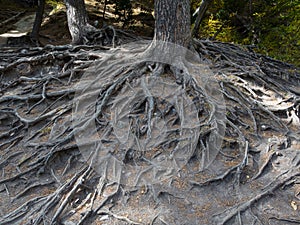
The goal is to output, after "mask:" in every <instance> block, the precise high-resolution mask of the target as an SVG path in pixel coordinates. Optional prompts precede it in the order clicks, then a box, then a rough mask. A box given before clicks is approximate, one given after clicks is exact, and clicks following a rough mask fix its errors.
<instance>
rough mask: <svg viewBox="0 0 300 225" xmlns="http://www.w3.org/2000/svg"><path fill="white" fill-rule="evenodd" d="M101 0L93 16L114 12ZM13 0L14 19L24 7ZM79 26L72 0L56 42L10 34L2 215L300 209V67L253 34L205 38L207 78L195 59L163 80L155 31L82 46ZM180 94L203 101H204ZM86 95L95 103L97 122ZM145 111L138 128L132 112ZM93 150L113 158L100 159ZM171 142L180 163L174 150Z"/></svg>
mask: <svg viewBox="0 0 300 225" xmlns="http://www.w3.org/2000/svg"><path fill="white" fill-rule="evenodd" d="M87 2H88V9H89V11H90V19H91V21H95V20H98V19H101V16H100V15H101V14H100V15H98V17H97V15H95V14H93V13H91V12H92V11H93V8H94V7H96V6H95V5H94V4H95V2H93V1H87ZM1 10H2V12H5V13H1V15H8V16H6V17H5V18H2V20H3V21H5V20H7V19H9V17H12V16H13V15H17V13H19V12H17V11H15V12H12V11H11V9H4V8H2V9H1ZM20 12H22V10H21V9H20ZM108 12H109V11H108ZM32 14H33V11H27V12H24V14H23V15H22V17H21V18H23V16H26V18H27V17H28V16H31V15H32ZM19 19H20V18H19ZM19 19H18V18H16V20H19ZM110 19H111V21H112V24H113V25H114V27H116V28H120V27H121V24H118V23H117V21H116V20H115V19H114V18H110ZM22 21H23V22H24V21H25V20H22ZM15 22H17V21H14V22H13V23H12V22H10V23H8V24H7V26H5V28H4V27H2V26H1V33H8V31H9V30H12V29H15V28H16V26H15V25H14V24H15ZM23 28H24V26H23ZM27 28H28V29H29V28H30V26H29V25H28V27H27ZM67 30H68V29H67V23H66V16H65V14H64V13H63V11H62V12H60V13H58V14H55V15H54V16H52V17H51V16H50V17H49V18H47V19H46V21H45V23H44V26H43V28H42V32H41V34H42V39H41V41H42V44H44V45H45V46H44V47H28V46H27V47H26V46H25V47H24V46H15V47H11V46H2V47H1V48H0V169H1V175H0V224H65V225H73V224H109V225H110V224H120V225H122V224H172V225H173V224H178V225H184V224H186V225H198V224H209V225H210V224H272V225H273V224H274V225H286V224H299V223H300V216H299V215H300V131H299V127H300V122H299V120H300V71H299V68H296V67H294V66H293V65H289V64H286V63H283V62H279V61H276V60H273V59H271V58H269V57H266V56H263V55H259V54H256V53H255V52H252V51H250V50H248V49H247V48H245V47H243V46H237V45H234V44H229V43H220V42H212V41H209V40H194V46H195V49H196V50H197V52H198V53H199V56H200V57H201V58H202V59H203V62H202V64H205V66H204V67H203V68H202V67H201V66H199V67H200V68H202V69H203V70H201V73H202V74H201V76H202V78H201V79H199V78H198V77H197V76H194V75H190V74H189V73H187V74H186V78H187V80H186V81H181V82H179V81H178V80H177V79H176V78H174V77H173V76H172V73H171V71H169V70H166V71H164V72H163V74H162V76H161V82H159V83H157V81H156V83H155V85H154V86H153V85H151V76H150V75H155V74H156V73H157V71H158V70H157V68H156V67H155V64H151V63H144V62H140V61H139V58H138V56H144V54H143V52H144V50H145V47H146V46H147V45H146V44H137V43H132V44H129V45H123V46H122V47H121V48H112V47H111V46H100V45H94V46H87V45H82V46H71V45H67V44H68V43H69V42H70V36H69V34H68V32H67ZM130 30H132V31H128V30H127V32H126V33H118V35H119V39H120V41H122V40H124V42H126V41H127V40H128V39H131V40H135V41H136V42H137V41H138V40H141V38H140V37H138V36H137V35H136V34H135V32H136V33H138V34H139V35H142V36H151V35H150V34H151V33H152V32H153V30H151V29H145V28H144V27H143V25H140V26H136V27H134V26H132V27H131V28H130ZM120 32H121V31H120ZM160 54H161V53H160ZM158 57H159V56H158ZM164 60H166V59H165V58H164ZM192 66H195V65H194V64H193V65H192ZM158 69H159V67H158ZM95 74H96V76H95V77H94V75H95ZM206 76H207V77H206ZM152 77H153V76H152ZM206 78H207V79H208V81H204V80H205V79H206ZM195 80H196V81H195ZM176 82H177V83H176ZM201 82H203V83H204V85H201ZM216 84H217V85H218V86H215V85H216ZM216 87H217V89H214V88H216ZM157 89H159V90H158V92H157ZM165 89H166V90H167V91H164V90H165ZM95 90H96V91H95ZM182 90H184V93H185V94H187V95H188V97H187V98H184V96H183V95H182ZM132 93H134V94H132ZM182 96H183V97H182ZM90 99H92V100H93V101H94V102H92V103H94V104H90V103H91V101H90ZM174 99H175V100H174ZM220 100H221V101H220ZM180 101H182V102H181V103H182V104H184V101H187V102H188V103H191V102H193V104H192V103H191V105H192V108H191V110H187V109H190V108H188V106H189V104H188V106H186V107H187V108H185V107H181V106H180ZM151 104H154V105H155V107H152V106H151ZM95 105H96V107H95ZM80 107H81V108H84V109H85V108H88V109H91V108H92V109H93V108H95V110H96V113H95V114H97V115H96V117H95V118H94V121H95V122H94V124H93V125H95V129H96V130H93V129H92V128H93V127H89V124H88V123H87V122H88V121H89V120H86V119H87V118H88V116H89V114H88V113H89V112H85V111H84V112H82V111H80ZM222 107H224V108H222ZM121 109H122V110H121ZM195 109H196V111H197V116H196V120H199V121H194V120H193V119H195V118H194V117H193V112H194V110H195ZM118 110H119V111H118ZM87 111H88V110H87ZM149 112H151V113H149ZM149 115H150V116H152V117H151V118H149ZM118 116H119V118H120V122H122V124H121V125H122V127H119V126H117V125H118V124H116V123H117V122H118ZM133 117H134V118H135V119H132V120H130V125H129V128H130V129H128V127H127V126H128V124H129V123H128V124H127V122H128V121H127V120H124V118H133ZM198 117H199V118H198ZM161 120H162V121H163V122H160V121H161ZM185 120H187V122H185V123H183V121H185ZM149 121H150V123H149ZM178 121H180V122H178ZM197 122H199V123H200V127H197V126H195V124H197ZM116 127H118V130H116ZM124 127H125V128H124ZM131 128H135V129H137V128H139V131H138V134H139V135H136V136H134V135H133V136H130V135H131V132H133V131H132V129H131ZM150 128H151V129H150ZM143 129H144V130H145V129H146V131H144V130H143ZM111 130H114V131H115V133H116V135H113V134H112V133H111ZM185 130H188V131H191V132H190V133H189V132H185ZM215 130H217V132H214V131H215ZM85 131H87V132H88V133H82V132H85ZM93 131H94V133H93ZM147 131H149V132H150V134H151V135H150V137H149V135H148V132H147ZM179 131H180V134H179ZM89 132H91V133H89ZM81 134H84V135H83V136H88V138H87V139H83V140H82V139H81V137H80V135H81ZM117 134H118V135H117ZM124 134H125V136H126V135H127V136H126V137H125V139H126V141H125V142H124V141H123V142H122V141H118V140H117V139H122V137H124ZM135 134H136V133H135ZM191 134H197V135H198V134H199V139H198V137H197V138H196V141H195V140H194V139H192V138H190V136H188V135H191ZM212 134H215V135H212ZM122 135H123V136H122ZM131 137H133V138H135V140H136V139H139V141H136V142H135V140H132V139H131ZM220 137H221V138H222V142H221V143H219V145H220V146H219V147H220V151H218V152H214V151H213V150H214V147H217V146H216V145H218V140H219V138H220ZM184 138H186V139H188V140H189V141H190V142H188V143H186V140H184ZM213 138H215V139H213ZM120 142H121V144H120ZM129 142H130V143H131V142H132V143H131V144H130V145H129V144H128V145H127V143H129ZM209 142H211V143H212V144H211V145H210V144H209ZM116 143H117V144H116ZM120 146H121V147H120ZM143 146H151V147H153V146H154V147H153V148H151V151H139V150H140V149H141V148H143ZM178 146H179V147H178ZM177 147H178V148H177ZM99 149H100V151H99ZM170 149H177V151H178V152H176V151H171V152H169V150H170ZM178 149H179V150H178ZM182 149H183V150H185V151H184V152H183V153H184V154H182V152H181V151H183V150H182ZM190 149H192V150H191V151H190ZM91 150H92V152H93V154H99V155H96V156H102V157H103V156H104V157H106V158H105V161H101V159H100V161H101V163H102V164H101V163H98V164H97V163H96V164H95V162H93V160H94V159H95V158H94V155H93V157H92V159H91V161H89V160H86V158H89V156H88V157H87V155H86V154H87V152H88V154H90V151H91ZM96 150H98V151H96ZM209 151H212V153H207V152H209ZM177 153H178V155H176V154H177ZM101 154H102V155H101ZM111 155H113V156H114V157H115V158H116V159H117V160H112V159H111V158H110V157H109V156H111ZM171 155H172V156H174V155H175V159H176V160H173V161H172V162H171V164H168V163H170V161H168V160H164V159H163V157H160V156H167V157H166V158H168V157H169V158H171ZM207 155H208V156H211V157H206V156H207ZM181 157H183V159H184V160H185V161H184V163H183V164H181V161H180V160H181ZM99 158H100V157H99ZM115 158H114V159H115ZM98 160H99V159H98ZM118 160H119V161H121V162H122V164H118V162H119V161H118ZM159 160H162V162H163V163H160V161H159ZM86 161H88V162H89V163H90V164H89V165H92V167H90V166H89V165H88V164H87V162H86ZM92 162H93V163H92ZM208 162H211V163H209V165H208V167H205V168H204V169H203V168H202V167H203V164H205V163H208ZM134 163H135V164H134ZM164 163H165V165H164ZM173 163H175V164H176V165H175V166H174V164H173ZM103 164H104V165H105V167H104V168H103V166H101V165H103ZM133 165H135V167H134V166H133ZM137 165H138V166H140V167H139V170H138V173H136V171H134V169H133V168H136V167H138V166H137ZM149 165H150V166H149ZM141 168H142V169H141ZM99 171H100V172H99ZM149 171H150V172H151V173H150V172H149ZM152 174H154V175H155V176H154V177H155V179H153V178H151V175H152ZM134 176H136V178H137V179H132V177H134ZM157 180H159V182H158V181H157ZM154 181H156V182H154Z"/></svg>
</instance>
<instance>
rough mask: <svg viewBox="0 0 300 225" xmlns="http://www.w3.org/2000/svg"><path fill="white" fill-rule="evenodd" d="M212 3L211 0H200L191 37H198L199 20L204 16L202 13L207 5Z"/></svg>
mask: <svg viewBox="0 0 300 225" xmlns="http://www.w3.org/2000/svg"><path fill="white" fill-rule="evenodd" d="M211 3H212V0H202V3H201V5H200V8H199V11H198V13H197V19H196V22H195V26H194V29H193V37H196V38H197V37H199V29H200V25H201V22H202V20H203V18H204V14H205V12H206V11H207V9H208V6H209V5H210V4H211Z"/></svg>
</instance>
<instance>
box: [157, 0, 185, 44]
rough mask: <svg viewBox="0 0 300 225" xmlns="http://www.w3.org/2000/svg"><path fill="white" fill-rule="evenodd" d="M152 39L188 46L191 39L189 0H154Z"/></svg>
mask: <svg viewBox="0 0 300 225" xmlns="http://www.w3.org/2000/svg"><path fill="white" fill-rule="evenodd" d="M154 9H155V35H154V40H159V41H166V42H172V43H175V44H178V45H181V46H184V47H188V46H189V44H190V41H191V30H190V28H191V12H190V1H189V0H156V1H155V3H154Z"/></svg>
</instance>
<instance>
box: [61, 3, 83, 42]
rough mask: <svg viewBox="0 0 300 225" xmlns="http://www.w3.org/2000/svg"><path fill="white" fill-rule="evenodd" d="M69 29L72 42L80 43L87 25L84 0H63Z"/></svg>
mask: <svg viewBox="0 0 300 225" xmlns="http://www.w3.org/2000/svg"><path fill="white" fill-rule="evenodd" d="M65 4H66V7H67V17H68V26H69V31H70V34H71V37H72V43H73V44H82V43H83V39H84V36H85V34H86V27H87V26H88V17H87V12H86V9H85V5H84V0H65Z"/></svg>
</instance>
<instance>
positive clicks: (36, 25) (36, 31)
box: [30, 0, 46, 44]
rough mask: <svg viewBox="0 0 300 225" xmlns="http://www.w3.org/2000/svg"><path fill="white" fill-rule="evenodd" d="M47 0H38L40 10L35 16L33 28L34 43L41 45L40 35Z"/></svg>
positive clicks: (32, 37) (38, 9) (31, 35)
mask: <svg viewBox="0 0 300 225" xmlns="http://www.w3.org/2000/svg"><path fill="white" fill-rule="evenodd" d="M45 2H46V1H45V0H38V8H37V11H36V14H35V19H34V24H33V28H32V31H31V34H30V37H31V39H32V41H34V42H35V43H37V44H39V33H40V28H41V25H42V22H43V14H44V10H45Z"/></svg>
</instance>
